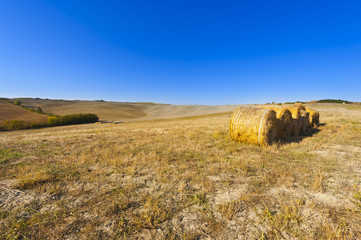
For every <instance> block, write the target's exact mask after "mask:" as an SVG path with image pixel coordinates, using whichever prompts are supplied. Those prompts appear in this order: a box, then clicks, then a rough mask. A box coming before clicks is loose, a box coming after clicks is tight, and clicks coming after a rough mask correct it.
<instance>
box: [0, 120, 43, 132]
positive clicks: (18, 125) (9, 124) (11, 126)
mask: <svg viewBox="0 0 361 240" xmlns="http://www.w3.org/2000/svg"><path fill="white" fill-rule="evenodd" d="M48 126H49V125H48V124H47V123H39V122H29V121H24V120H6V121H5V122H4V123H3V124H2V125H1V126H0V130H19V129H29V128H41V127H48Z"/></svg>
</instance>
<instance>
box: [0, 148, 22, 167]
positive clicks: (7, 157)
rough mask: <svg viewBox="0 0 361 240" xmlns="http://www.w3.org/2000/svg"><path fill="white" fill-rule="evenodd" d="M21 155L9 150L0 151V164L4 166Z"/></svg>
mask: <svg viewBox="0 0 361 240" xmlns="http://www.w3.org/2000/svg"><path fill="white" fill-rule="evenodd" d="M22 156H23V155H22V154H21V153H18V152H13V151H11V150H10V149H0V164H6V163H8V162H10V161H11V160H14V159H18V158H20V157H22Z"/></svg>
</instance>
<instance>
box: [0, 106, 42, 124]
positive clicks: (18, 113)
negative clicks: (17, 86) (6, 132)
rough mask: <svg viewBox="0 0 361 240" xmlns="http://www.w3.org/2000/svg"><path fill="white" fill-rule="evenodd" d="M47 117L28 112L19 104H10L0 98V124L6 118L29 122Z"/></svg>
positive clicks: (40, 120)
mask: <svg viewBox="0 0 361 240" xmlns="http://www.w3.org/2000/svg"><path fill="white" fill-rule="evenodd" d="M47 119H48V117H47V116H46V115H41V114H37V113H33V112H30V111H28V110H25V109H23V108H21V107H19V106H15V105H12V104H10V103H8V102H5V101H3V100H0V124H1V123H3V122H4V121H6V120H26V121H31V122H42V121H46V120H47Z"/></svg>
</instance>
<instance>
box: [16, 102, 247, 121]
mask: <svg viewBox="0 0 361 240" xmlns="http://www.w3.org/2000/svg"><path fill="white" fill-rule="evenodd" d="M13 100H15V99H13ZM16 100H20V101H21V102H22V103H23V105H24V106H27V107H29V108H34V109H36V108H38V107H41V108H42V110H43V111H44V112H46V113H53V114H58V115H66V114H76V113H94V114H96V115H97V116H98V117H99V120H102V121H124V120H126V121H138V120H141V121H144V120H151V119H166V118H176V117H184V116H198V115H205V114H212V113H219V112H230V111H233V110H234V109H235V108H237V107H238V106H240V105H219V106H206V105H170V104H157V103H143V102H139V103H137V102H129V103H128V102H102V101H81V100H52V99H34V98H17V99H16Z"/></svg>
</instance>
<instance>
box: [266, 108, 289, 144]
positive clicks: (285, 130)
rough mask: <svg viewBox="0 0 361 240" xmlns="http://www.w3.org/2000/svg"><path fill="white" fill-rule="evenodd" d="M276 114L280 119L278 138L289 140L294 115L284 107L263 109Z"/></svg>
mask: <svg viewBox="0 0 361 240" xmlns="http://www.w3.org/2000/svg"><path fill="white" fill-rule="evenodd" d="M262 108H267V109H271V110H273V111H275V112H276V116H277V119H278V137H279V138H280V139H285V138H288V137H289V136H290V135H291V130H292V113H291V112H290V110H288V109H287V108H283V107H262Z"/></svg>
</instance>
